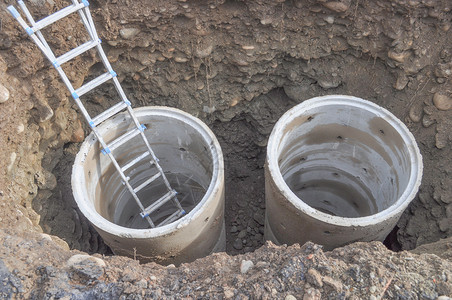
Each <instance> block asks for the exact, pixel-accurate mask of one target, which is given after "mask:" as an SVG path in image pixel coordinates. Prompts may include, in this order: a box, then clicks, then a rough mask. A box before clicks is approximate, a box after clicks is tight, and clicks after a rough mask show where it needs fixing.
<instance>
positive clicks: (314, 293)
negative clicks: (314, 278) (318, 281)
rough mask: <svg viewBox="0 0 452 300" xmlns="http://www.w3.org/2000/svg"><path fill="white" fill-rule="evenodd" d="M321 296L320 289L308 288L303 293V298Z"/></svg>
mask: <svg viewBox="0 0 452 300" xmlns="http://www.w3.org/2000/svg"><path fill="white" fill-rule="evenodd" d="M321 298H322V294H321V293H320V291H319V290H317V289H313V288H310V289H308V290H307V291H306V292H305V293H304V295H303V300H320V299H321Z"/></svg>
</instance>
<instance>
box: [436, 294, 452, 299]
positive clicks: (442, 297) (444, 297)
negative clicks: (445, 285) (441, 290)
mask: <svg viewBox="0 0 452 300" xmlns="http://www.w3.org/2000/svg"><path fill="white" fill-rule="evenodd" d="M436 300H452V298H451V297H448V296H444V295H443V296H439V297H438V298H436Z"/></svg>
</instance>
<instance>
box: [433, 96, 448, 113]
mask: <svg viewBox="0 0 452 300" xmlns="http://www.w3.org/2000/svg"><path fill="white" fill-rule="evenodd" d="M433 104H434V105H435V107H436V108H437V109H439V110H449V109H452V97H449V96H446V95H444V94H442V93H435V94H434V95H433Z"/></svg>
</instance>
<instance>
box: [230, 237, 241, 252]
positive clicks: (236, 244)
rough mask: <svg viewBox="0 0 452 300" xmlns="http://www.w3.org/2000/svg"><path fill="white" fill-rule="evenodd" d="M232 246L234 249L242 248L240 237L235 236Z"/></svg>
mask: <svg viewBox="0 0 452 300" xmlns="http://www.w3.org/2000/svg"><path fill="white" fill-rule="evenodd" d="M232 247H234V249H236V250H242V249H243V244H242V239H240V238H237V239H236V240H235V241H234V243H233V244H232Z"/></svg>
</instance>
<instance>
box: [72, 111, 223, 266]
mask: <svg viewBox="0 0 452 300" xmlns="http://www.w3.org/2000/svg"><path fill="white" fill-rule="evenodd" d="M134 112H135V114H136V116H137V118H138V120H139V121H140V123H141V124H145V125H146V127H147V129H146V130H145V134H146V137H147V138H148V141H149V142H150V144H151V147H152V148H153V150H154V152H155V154H156V156H157V157H158V158H159V160H160V161H159V163H160V165H161V166H162V168H163V170H164V172H165V173H167V172H169V173H173V174H174V173H177V174H183V175H185V176H186V177H190V178H191V180H194V181H195V182H196V183H197V184H199V185H200V186H202V187H203V188H204V189H205V191H206V192H205V194H204V196H201V197H202V199H200V200H199V203H197V204H196V206H194V208H192V209H191V211H190V212H189V213H188V214H187V215H185V216H184V217H182V218H181V219H179V220H177V221H175V222H173V223H171V224H168V225H165V226H162V227H157V228H153V229H134V228H127V227H124V226H120V225H118V224H115V221H116V219H117V215H119V214H120V212H119V214H118V212H117V211H118V210H123V209H130V208H131V207H133V209H136V213H137V214H138V213H139V209H138V207H137V205H136V203H135V202H134V201H130V202H129V203H127V205H124V204H120V203H118V202H119V200H118V199H120V198H121V197H123V196H124V194H127V193H128V190H127V189H126V188H125V186H124V185H122V184H121V180H120V177H119V174H118V173H117V172H116V171H115V169H114V166H113V165H112V163H111V161H110V159H109V158H108V156H105V155H103V154H101V153H100V147H99V143H98V141H97V139H96V138H95V136H94V135H93V134H92V133H91V134H90V135H89V136H88V137H87V138H86V139H85V141H84V143H83V144H82V146H81V148H80V151H79V153H78V154H77V156H76V158H75V162H74V166H73V169H72V189H73V194H74V197H75V200H76V202H77V205H78V207H79V208H80V211H81V212H82V213H83V214H84V215H85V217H86V218H87V219H88V220H89V221H90V222H91V223H92V224H93V226H94V227H95V228H96V230H97V231H98V232H99V234H100V235H101V236H102V238H103V239H104V241H105V242H106V243H107V244H108V245H109V246H110V247H111V249H112V250H113V252H114V253H115V254H117V255H125V256H129V257H134V258H135V257H136V258H137V259H139V260H140V261H141V262H148V261H154V262H158V263H161V264H171V263H173V264H180V263H183V262H190V261H193V260H195V259H197V258H200V257H203V256H206V255H209V254H210V253H212V252H219V251H224V250H225V248H226V235H225V224H224V163H223V154H222V151H221V148H220V145H219V143H218V141H217V139H216V138H215V136H214V134H213V133H212V131H211V130H210V129H209V128H208V127H207V126H206V125H205V124H204V123H202V122H201V121H200V120H199V119H197V118H195V117H193V116H191V115H189V114H187V113H185V112H183V111H181V110H178V109H174V108H168V107H142V108H137V109H134ZM128 124H130V122H129V116H128V114H125V113H123V114H120V115H118V116H115V117H114V118H112V119H110V120H107V121H106V122H104V123H103V124H102V125H100V126H99V127H98V130H99V132H100V133H101V134H102V136H104V137H105V140H107V141H108V140H111V139H113V138H114V137H117V136H119V135H120V134H121V133H125V132H126V130H127V127H128V126H129V125H128ZM138 145H139V143H136V142H134V140H132V141H131V142H129V143H127V144H126V145H123V146H121V147H119V148H118V149H117V150H115V151H116V154H115V157H116V158H117V159H118V162H120V164H121V163H123V164H124V163H126V162H128V161H130V160H131V159H132V158H133V157H136V156H137V153H143V152H144V151H145V148H144V146H140V147H142V148H140V147H139V146H138ZM138 168H140V167H137V169H138ZM141 168H142V167H141ZM138 173H142V170H141V171H140V170H138ZM111 207H113V209H112V208H111ZM111 211H113V212H111Z"/></svg>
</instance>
